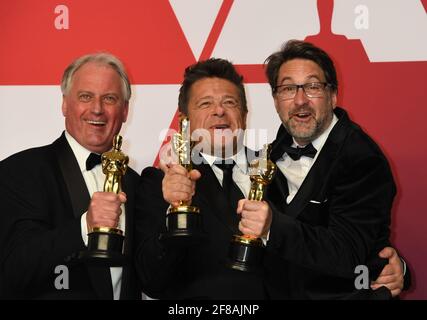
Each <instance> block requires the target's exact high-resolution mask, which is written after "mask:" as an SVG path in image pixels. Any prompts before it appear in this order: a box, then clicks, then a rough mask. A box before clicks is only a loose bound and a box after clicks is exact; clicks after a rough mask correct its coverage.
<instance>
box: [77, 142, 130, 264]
mask: <svg viewBox="0 0 427 320" xmlns="http://www.w3.org/2000/svg"><path fill="white" fill-rule="evenodd" d="M121 145H122V137H121V136H120V135H115V136H114V138H113V148H112V149H111V150H110V151H107V152H104V153H103V154H102V156H101V164H102V172H103V173H104V174H105V182H104V192H114V193H116V194H118V193H119V192H120V191H122V185H121V182H122V177H123V176H124V175H125V173H126V169H127V167H128V163H129V157H128V156H127V155H125V154H124V153H123V152H122V151H121V150H120V148H121ZM123 240H124V236H123V231H122V230H120V229H118V228H110V227H95V228H92V230H89V234H88V249H87V251H84V252H82V254H81V255H82V257H83V259H85V260H86V261H87V262H92V263H98V264H102V265H108V266H121V265H123V264H124V260H125V259H124V255H123V253H122V250H123Z"/></svg>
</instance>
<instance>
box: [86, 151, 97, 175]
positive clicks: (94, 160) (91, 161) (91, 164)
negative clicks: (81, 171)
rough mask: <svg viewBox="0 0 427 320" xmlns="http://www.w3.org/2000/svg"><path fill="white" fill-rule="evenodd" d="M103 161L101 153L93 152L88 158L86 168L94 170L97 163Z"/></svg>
mask: <svg viewBox="0 0 427 320" xmlns="http://www.w3.org/2000/svg"><path fill="white" fill-rule="evenodd" d="M100 163H101V155H100V154H96V153H91V154H90V155H89V157H87V160H86V170H88V171H89V170H92V169H93V167H95V166H96V165H97V164H100Z"/></svg>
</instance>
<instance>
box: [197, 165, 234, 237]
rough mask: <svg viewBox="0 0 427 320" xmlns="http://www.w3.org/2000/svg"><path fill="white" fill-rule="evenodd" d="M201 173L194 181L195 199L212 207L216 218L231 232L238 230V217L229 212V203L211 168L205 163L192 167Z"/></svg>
mask: <svg viewBox="0 0 427 320" xmlns="http://www.w3.org/2000/svg"><path fill="white" fill-rule="evenodd" d="M194 169H197V170H199V171H200V173H201V178H200V179H199V180H198V181H197V182H196V183H197V185H198V186H197V188H196V194H195V199H197V198H198V199H200V201H203V202H205V203H206V204H207V205H208V207H209V208H212V211H213V212H214V214H215V215H216V216H217V217H218V219H219V220H220V221H221V222H223V223H224V225H226V226H227V228H228V229H230V230H231V231H232V232H233V234H240V232H239V228H238V225H239V217H238V215H237V214H233V213H232V212H231V208H230V205H229V204H228V202H227V199H226V197H225V195H224V193H223V190H222V187H221V185H220V183H219V181H218V179H217V177H216V176H215V173H214V172H213V171H212V168H211V167H210V166H209V165H207V164H201V165H197V166H195V167H194Z"/></svg>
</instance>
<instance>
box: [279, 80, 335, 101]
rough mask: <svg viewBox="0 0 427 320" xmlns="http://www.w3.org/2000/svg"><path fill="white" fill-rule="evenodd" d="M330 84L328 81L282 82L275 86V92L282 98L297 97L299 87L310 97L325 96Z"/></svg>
mask: <svg viewBox="0 0 427 320" xmlns="http://www.w3.org/2000/svg"><path fill="white" fill-rule="evenodd" d="M328 86H330V84H329V83H327V82H310V83H304V84H282V85H280V86H276V88H274V93H275V94H276V96H277V97H278V98H280V99H281V100H288V99H293V98H295V96H296V94H297V92H298V89H299V88H302V90H303V91H304V93H305V95H306V96H307V97H309V98H320V97H324V96H325V92H326V91H325V90H326V87H328Z"/></svg>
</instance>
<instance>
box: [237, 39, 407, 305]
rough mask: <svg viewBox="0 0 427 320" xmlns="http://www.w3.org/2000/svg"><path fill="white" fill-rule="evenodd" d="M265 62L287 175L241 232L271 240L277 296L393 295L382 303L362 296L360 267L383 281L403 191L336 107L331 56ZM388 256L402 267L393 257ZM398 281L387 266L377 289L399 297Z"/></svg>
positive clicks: (247, 213) (288, 52)
mask: <svg viewBox="0 0 427 320" xmlns="http://www.w3.org/2000/svg"><path fill="white" fill-rule="evenodd" d="M266 61H267V65H266V74H267V77H268V81H269V83H270V86H271V88H272V92H273V98H274V104H275V106H276V110H277V112H278V114H279V117H280V119H281V120H282V126H281V127H280V129H279V132H278V134H277V138H276V140H275V141H274V143H273V146H272V153H271V158H272V160H273V161H274V162H276V164H277V166H278V169H279V170H278V173H277V175H276V177H275V179H274V181H273V183H272V184H271V185H270V186H269V190H268V204H267V203H259V202H258V203H257V202H253V201H247V200H246V201H242V202H241V203H239V210H240V211H242V212H243V213H242V217H243V218H242V221H243V226H242V228H241V231H242V232H244V233H248V234H252V235H255V236H258V237H268V245H267V251H268V254H267V255H266V261H265V268H266V278H267V283H268V287H269V292H270V294H271V297H273V298H281V297H285V296H289V297H290V298H294V299H341V298H343V299H353V298H354V299H358V298H363V299H365V298H366V299H369V298H387V297H389V296H390V293H389V292H387V290H380V292H382V293H384V295H376V293H378V291H377V292H375V291H363V290H362V291H360V290H356V289H355V277H356V276H357V274H355V270H356V267H357V266H358V265H368V266H369V270H370V273H371V275H370V276H371V278H372V279H375V278H376V277H377V276H378V275H379V274H380V272H381V269H382V268H383V266H384V265H385V264H386V261H387V260H385V259H383V260H382V259H381V258H380V257H379V256H378V253H379V252H380V250H381V249H382V248H384V247H385V246H389V245H390V244H389V235H390V232H389V225H390V210H391V207H392V202H393V198H394V196H395V192H396V187H395V184H394V180H393V176H392V173H391V170H390V167H389V164H388V162H387V159H386V158H385V156H384V155H383V153H382V152H381V150H380V148H379V147H378V146H377V145H376V144H375V142H374V141H373V140H372V139H371V138H370V137H369V136H368V135H367V134H366V133H364V132H363V131H362V129H361V128H360V127H359V126H358V125H357V124H355V123H354V122H352V121H351V120H350V119H349V117H348V115H347V113H346V112H345V111H344V110H343V109H341V108H339V107H337V106H336V102H337V88H338V84H337V77H336V72H335V68H334V65H333V62H332V60H331V59H330V58H329V56H328V55H327V54H326V53H325V52H324V51H323V50H321V49H320V48H317V47H315V46H313V45H311V44H309V43H306V42H302V41H289V42H288V43H287V44H286V45H285V46H283V47H282V49H281V50H280V51H278V52H276V53H274V54H272V55H271V56H270V57H269V58H267V60H266ZM246 221H248V222H247V223H246V224H247V225H245V222H246ZM255 222H256V223H255ZM380 256H381V257H387V258H390V259H391V260H393V261H395V262H396V264H395V267H394V268H398V269H402V268H403V266H400V265H399V262H400V261H399V259H398V256H397V255H396V253H395V252H393V251H391V250H390V249H386V250H384V251H383V252H381V253H380ZM398 274H399V275H396V274H393V268H391V267H390V266H388V267H386V268H385V269H384V270H383V271H382V273H381V274H380V276H379V278H378V279H377V280H376V282H374V283H373V284H372V288H378V287H380V286H382V285H385V286H387V287H388V288H389V289H390V290H391V293H392V294H393V296H395V295H397V294H398V293H400V290H401V289H402V286H403V281H401V277H402V272H398ZM394 280H396V281H394ZM387 282H391V283H387ZM283 288H287V291H288V292H287V294H286V295H285V294H284V290H283Z"/></svg>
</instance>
